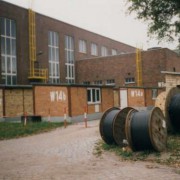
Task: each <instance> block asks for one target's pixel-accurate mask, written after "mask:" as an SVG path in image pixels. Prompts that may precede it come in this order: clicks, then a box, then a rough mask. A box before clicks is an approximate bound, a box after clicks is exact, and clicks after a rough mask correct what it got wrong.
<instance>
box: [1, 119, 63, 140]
mask: <svg viewBox="0 0 180 180" xmlns="http://www.w3.org/2000/svg"><path fill="white" fill-rule="evenodd" d="M62 126H64V123H63V122H57V123H52V122H36V123H27V125H26V126H24V125H23V123H11V122H0V140H3V139H11V138H18V137H23V136H28V135H32V134H38V133H42V132H47V131H50V130H52V129H55V128H58V127H62Z"/></svg>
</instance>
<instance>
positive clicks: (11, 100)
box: [4, 89, 33, 117]
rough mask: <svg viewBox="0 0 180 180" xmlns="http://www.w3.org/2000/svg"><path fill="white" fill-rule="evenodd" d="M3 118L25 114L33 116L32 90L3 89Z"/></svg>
mask: <svg viewBox="0 0 180 180" xmlns="http://www.w3.org/2000/svg"><path fill="white" fill-rule="evenodd" d="M4 96H5V97H4V99H5V102H4V103H5V104H4V108H5V116H8V117H11V116H21V115H23V114H24V113H25V112H27V113H28V114H33V93H32V89H5V90H4Z"/></svg>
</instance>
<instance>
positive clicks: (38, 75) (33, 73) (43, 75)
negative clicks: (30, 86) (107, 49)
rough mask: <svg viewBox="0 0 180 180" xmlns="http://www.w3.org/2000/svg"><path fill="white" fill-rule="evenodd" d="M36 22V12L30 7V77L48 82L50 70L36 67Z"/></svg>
mask: <svg viewBox="0 0 180 180" xmlns="http://www.w3.org/2000/svg"><path fill="white" fill-rule="evenodd" d="M35 31H36V23H35V12H34V11H33V10H32V9H29V60H30V70H29V79H31V80H35V79H39V80H42V81H43V82H47V79H48V70H47V69H41V68H35V62H36V32H35Z"/></svg>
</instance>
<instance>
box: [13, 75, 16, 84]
mask: <svg viewBox="0 0 180 180" xmlns="http://www.w3.org/2000/svg"><path fill="white" fill-rule="evenodd" d="M16 83H17V77H16V76H12V84H16Z"/></svg>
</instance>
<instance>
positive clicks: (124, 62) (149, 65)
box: [76, 48, 180, 87]
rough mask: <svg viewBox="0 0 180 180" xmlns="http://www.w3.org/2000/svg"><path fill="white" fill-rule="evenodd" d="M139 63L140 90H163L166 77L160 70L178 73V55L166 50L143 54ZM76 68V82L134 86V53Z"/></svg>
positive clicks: (83, 63) (89, 61)
mask: <svg viewBox="0 0 180 180" xmlns="http://www.w3.org/2000/svg"><path fill="white" fill-rule="evenodd" d="M141 61H142V86H143V87H162V86H163V85H164V83H165V74H162V73H161V71H171V72H180V56H179V55H178V54H177V53H175V52H173V51H171V50H169V49H166V48H158V49H151V50H148V51H142V52H141ZM76 66H77V68H78V76H77V77H78V79H77V82H78V83H86V84H102V85H105V84H106V85H109V84H111V85H112V84H114V85H116V86H117V87H119V86H120V87H122V86H137V69H136V68H137V66H136V53H126V54H122V55H116V56H107V57H97V58H89V59H85V60H81V61H78V62H77V65H76Z"/></svg>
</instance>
